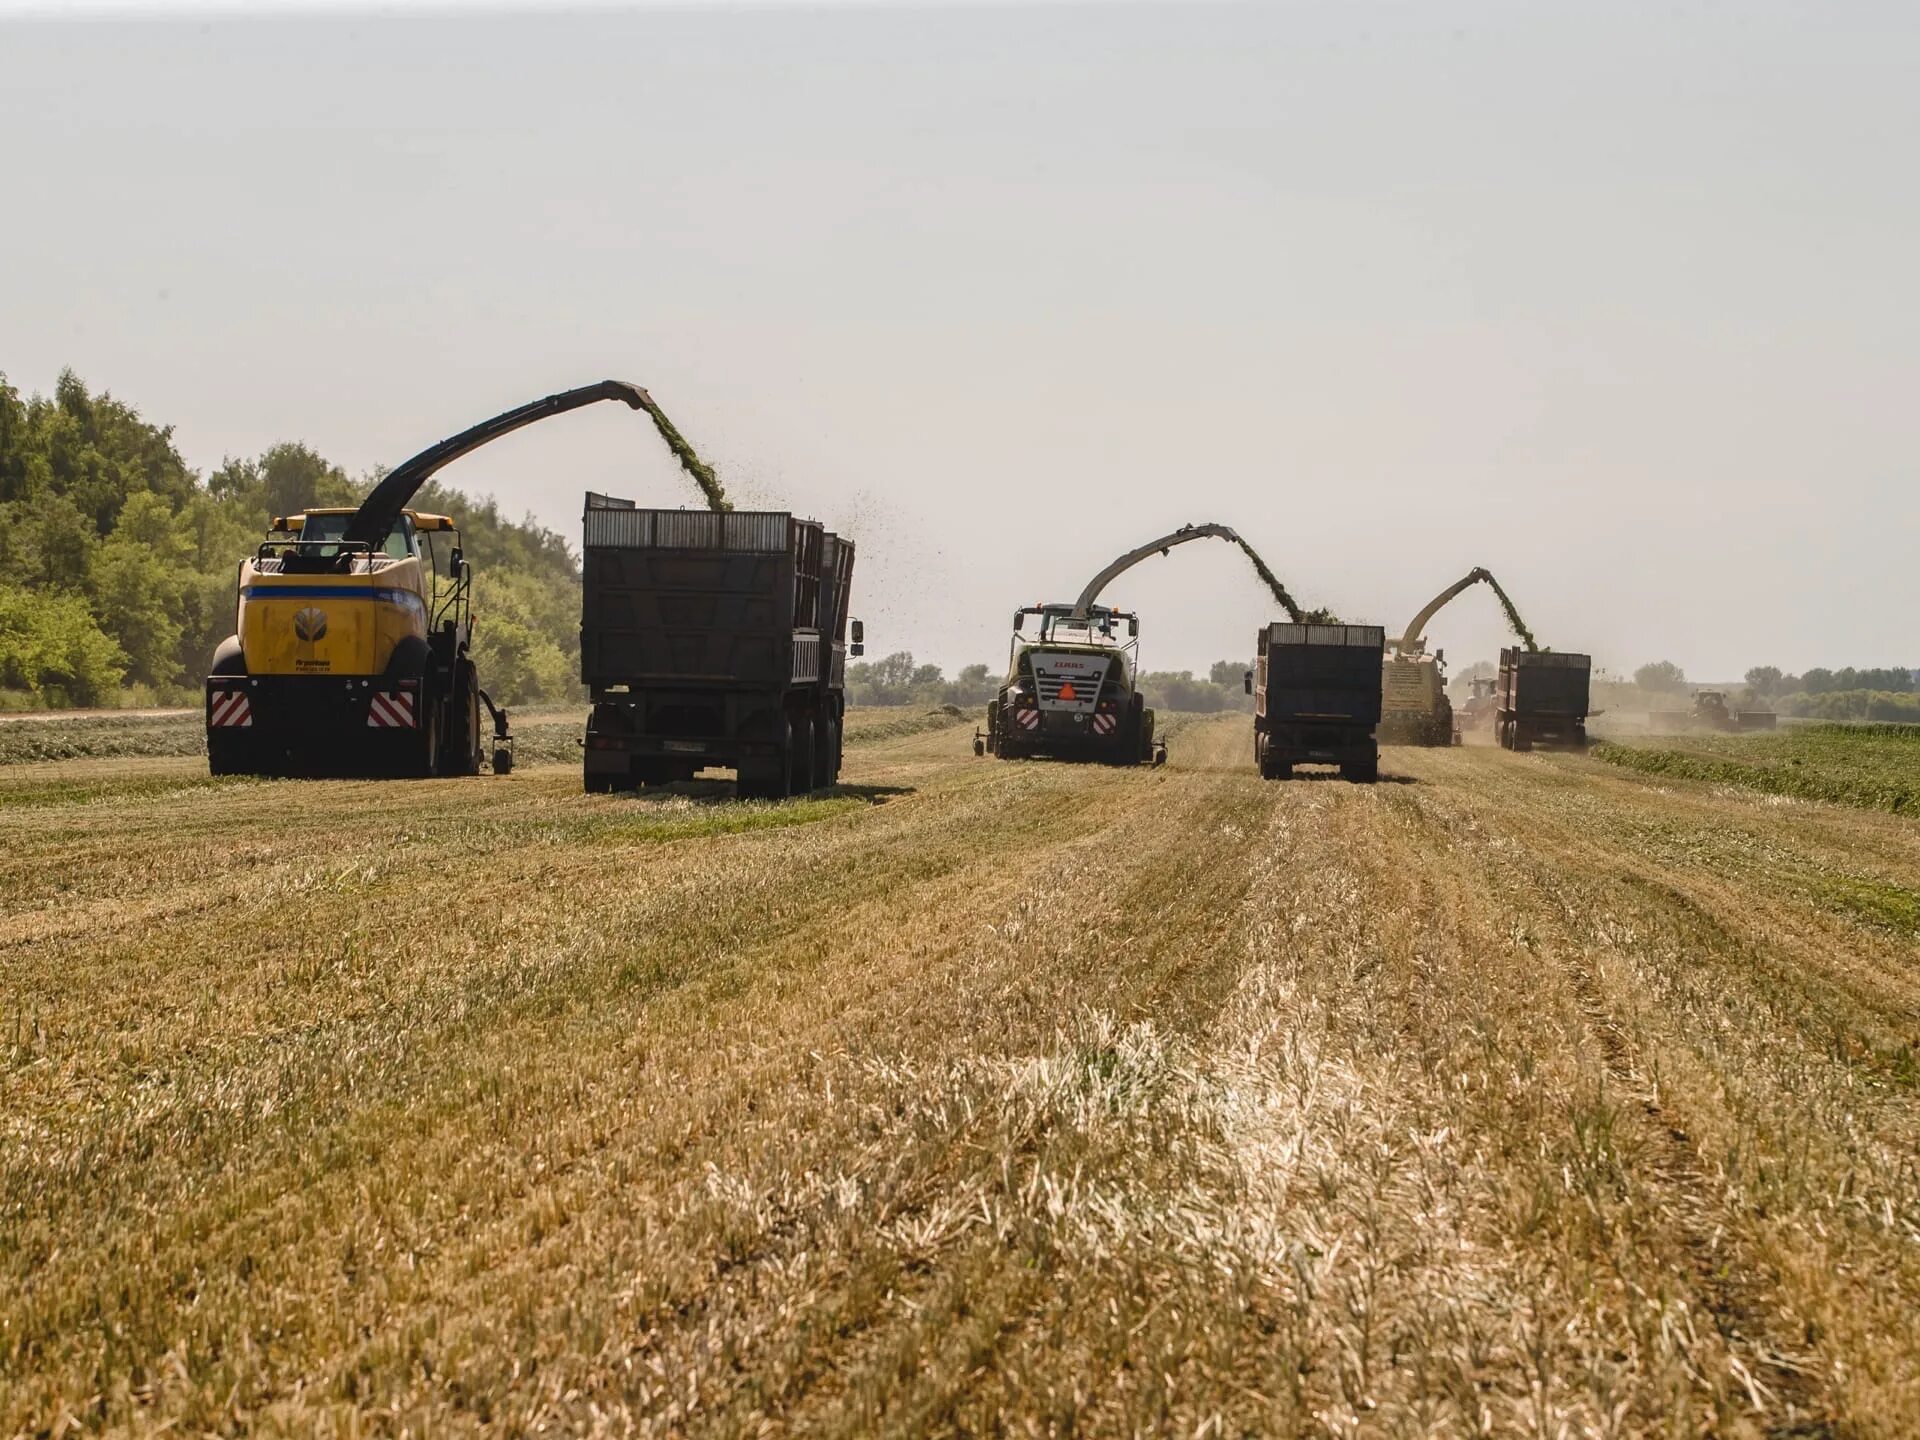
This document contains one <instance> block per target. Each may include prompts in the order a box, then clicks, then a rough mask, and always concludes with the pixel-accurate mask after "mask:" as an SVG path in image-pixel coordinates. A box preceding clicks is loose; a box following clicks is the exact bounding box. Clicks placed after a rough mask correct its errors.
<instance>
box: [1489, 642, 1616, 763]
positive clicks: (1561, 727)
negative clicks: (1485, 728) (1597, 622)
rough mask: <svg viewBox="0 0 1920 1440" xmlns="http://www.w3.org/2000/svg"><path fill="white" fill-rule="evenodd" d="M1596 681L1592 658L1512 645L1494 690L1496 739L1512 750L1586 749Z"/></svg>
mask: <svg viewBox="0 0 1920 1440" xmlns="http://www.w3.org/2000/svg"><path fill="white" fill-rule="evenodd" d="M1592 676H1593V659H1592V657H1591V656H1588V655H1576V654H1574V653H1572V652H1571V651H1565V650H1523V649H1522V648H1521V647H1519V646H1518V645H1509V646H1508V647H1507V648H1506V649H1504V650H1502V651H1501V652H1500V678H1499V680H1498V681H1497V682H1496V684H1495V686H1494V712H1493V733H1494V737H1495V738H1496V739H1497V740H1498V741H1499V742H1500V744H1501V745H1503V746H1504V747H1505V748H1507V749H1508V750H1532V749H1534V748H1535V747H1536V746H1538V747H1541V748H1546V749H1555V750H1584V749H1586V747H1587V701H1588V691H1589V688H1590V683H1591V680H1592Z"/></svg>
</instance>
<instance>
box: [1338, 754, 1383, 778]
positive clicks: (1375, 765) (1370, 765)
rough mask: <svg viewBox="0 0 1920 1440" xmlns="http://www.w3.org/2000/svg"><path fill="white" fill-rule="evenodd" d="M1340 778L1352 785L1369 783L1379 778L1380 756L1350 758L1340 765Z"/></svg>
mask: <svg viewBox="0 0 1920 1440" xmlns="http://www.w3.org/2000/svg"><path fill="white" fill-rule="evenodd" d="M1340 778H1341V779H1342V780H1345V781H1347V782H1348V783H1349V784H1352V785H1371V784H1373V782H1374V781H1376V780H1378V779H1379V778H1380V757H1379V756H1378V755H1373V756H1369V757H1368V758H1366V759H1364V760H1350V761H1348V762H1347V763H1346V764H1344V765H1342V766H1341V767H1340Z"/></svg>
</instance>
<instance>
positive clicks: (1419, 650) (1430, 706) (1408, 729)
mask: <svg viewBox="0 0 1920 1440" xmlns="http://www.w3.org/2000/svg"><path fill="white" fill-rule="evenodd" d="M1483 581H1484V582H1485V583H1486V584H1487V585H1488V586H1489V587H1491V588H1492V590H1493V593H1494V594H1495V595H1496V596H1498V597H1499V600H1500V608H1501V609H1502V610H1504V611H1505V612H1506V616H1507V623H1508V624H1509V625H1511V626H1512V627H1513V631H1514V633H1515V634H1516V635H1518V636H1519V637H1520V639H1521V641H1522V642H1523V643H1524V644H1525V646H1526V650H1527V653H1529V654H1531V653H1534V652H1535V651H1537V650H1538V649H1539V647H1538V646H1537V645H1535V644H1534V641H1533V632H1531V631H1530V630H1528V629H1527V627H1526V623H1525V622H1524V621H1522V620H1521V618H1520V612H1519V611H1518V610H1517V609H1515V608H1514V604H1513V601H1512V600H1510V599H1508V598H1507V592H1506V591H1505V590H1503V589H1502V588H1501V587H1500V582H1499V581H1498V580H1496V579H1494V578H1493V572H1492V571H1491V570H1489V569H1487V568H1486V567H1485V566H1484V565H1476V566H1474V567H1473V569H1471V570H1469V571H1468V572H1467V573H1466V574H1465V575H1462V576H1461V577H1460V578H1459V579H1458V580H1456V581H1454V582H1453V584H1451V585H1449V586H1447V588H1446V589H1444V590H1442V591H1441V592H1440V593H1439V594H1438V595H1436V596H1434V597H1433V599H1431V600H1429V601H1428V602H1427V603H1426V604H1425V605H1423V606H1422V607H1421V608H1420V611H1419V613H1418V614H1416V615H1415V616H1414V617H1413V619H1411V620H1409V621H1408V622H1407V628H1406V629H1405V630H1404V631H1402V632H1401V635H1400V638H1399V639H1398V640H1391V641H1389V642H1388V643H1387V655H1386V659H1385V662H1384V665H1383V667H1382V671H1381V682H1380V683H1381V687H1382V691H1383V694H1384V700H1383V708H1382V713H1381V717H1380V738H1381V739H1382V740H1384V741H1386V742H1387V743H1388V744H1395V745H1454V744H1458V743H1459V741H1460V732H1459V729H1458V728H1457V727H1456V726H1455V724H1454V718H1453V702H1452V701H1451V700H1449V699H1448V698H1447V685H1446V675H1445V674H1444V672H1443V671H1442V669H1441V664H1440V661H1441V657H1440V656H1439V655H1438V654H1435V655H1431V656H1430V655H1428V654H1427V653H1426V648H1427V639H1426V630H1427V622H1428V621H1430V620H1431V619H1433V617H1434V616H1435V615H1437V614H1439V613H1440V611H1441V609H1442V608H1443V607H1444V606H1445V605H1446V604H1447V602H1448V601H1450V600H1452V599H1453V597H1454V596H1456V595H1458V594H1459V593H1460V592H1461V591H1462V590H1465V589H1468V588H1469V587H1471V586H1474V585H1478V584H1480V583H1482V582H1483Z"/></svg>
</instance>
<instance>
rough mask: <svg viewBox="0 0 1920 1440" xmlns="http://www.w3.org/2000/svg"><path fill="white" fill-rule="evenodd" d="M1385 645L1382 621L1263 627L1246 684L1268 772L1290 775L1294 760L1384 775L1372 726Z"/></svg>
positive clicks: (1358, 776) (1364, 775)
mask: <svg viewBox="0 0 1920 1440" xmlns="http://www.w3.org/2000/svg"><path fill="white" fill-rule="evenodd" d="M1386 644H1387V637H1386V631H1385V630H1384V629H1382V628H1381V627H1380V626H1378V625H1305V624H1293V623H1290V622H1287V621H1276V622H1275V623H1273V624H1271V625H1268V626H1267V627H1266V628H1265V629H1263V630H1261V632H1260V634H1259V637H1258V638H1257V640H1256V642H1255V660H1254V669H1253V670H1251V671H1249V672H1248V674H1247V687H1248V689H1249V690H1251V691H1252V693H1253V696H1254V710H1253V756H1254V761H1255V763H1256V764H1258V765H1259V767H1260V774H1261V775H1262V776H1263V777H1265V778H1266V779H1268V780H1286V779H1289V778H1291V777H1292V775H1293V767H1294V766H1296V765H1338V766H1339V767H1340V774H1341V776H1342V777H1343V778H1345V779H1348V780H1358V781H1373V780H1376V779H1378V778H1379V775H1380V746H1379V743H1378V742H1377V741H1376V739H1375V738H1374V727H1375V726H1376V725H1378V724H1379V723H1380V672H1381V664H1382V659H1383V656H1384V655H1385V652H1386Z"/></svg>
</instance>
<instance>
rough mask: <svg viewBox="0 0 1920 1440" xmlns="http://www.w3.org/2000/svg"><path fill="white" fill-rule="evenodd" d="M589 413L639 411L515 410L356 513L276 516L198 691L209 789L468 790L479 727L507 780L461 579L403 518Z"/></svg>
mask: <svg viewBox="0 0 1920 1440" xmlns="http://www.w3.org/2000/svg"><path fill="white" fill-rule="evenodd" d="M598 400H621V401H624V402H625V403H626V404H628V405H630V406H632V407H633V408H635V409H642V408H645V405H646V403H647V396H646V392H645V391H643V390H641V389H639V388H638V387H637V386H633V385H628V384H625V383H623V382H621V381H616V380H605V381H601V382H600V383H599V384H597V385H588V386H584V387H582V388H581V389H578V390H568V391H563V392H562V393H560V394H557V395H549V396H547V397H545V398H544V399H540V400H535V401H533V402H532V403H531V404H528V405H522V406H521V407H519V408H518V409H517V410H509V411H507V412H506V413H504V414H501V415H496V416H494V417H493V418H492V419H491V420H487V421H483V422H482V423H481V424H479V425H476V426H473V427H472V428H471V429H468V430H463V431H461V432H460V433H459V434H458V435H455V436H452V437H451V438H449V439H446V440H442V441H441V442H440V443H439V444H437V445H434V446H432V447H430V448H429V449H426V450H423V451H421V452H420V453H419V454H418V455H415V456H414V457H413V458H412V459H410V460H407V461H406V462H404V463H403V464H401V465H399V466H397V467H396V468H394V469H393V470H391V471H389V472H388V473H387V474H386V476H385V477H384V478H382V479H381V481H380V482H379V484H377V485H375V486H374V487H373V490H372V491H371V492H370V493H369V494H368V496H367V498H366V499H365V500H363V501H362V502H361V503H360V504H359V506H357V507H355V508H339V509H323V508H314V509H310V510H307V511H305V512H303V513H301V514H298V515H288V516H277V517H275V518H274V520H273V524H272V531H271V533H270V534H269V535H268V538H267V539H266V541H265V542H263V543H262V544H261V545H260V546H259V548H258V549H257V550H256V551H255V552H254V553H253V555H252V556H250V557H249V558H247V559H245V560H243V561H242V562H241V563H240V570H239V576H238V586H237V589H238V595H237V600H236V606H235V616H236V622H237V623H236V625H235V627H234V634H233V635H232V636H230V637H229V638H228V639H227V640H226V641H224V642H223V643H222V644H221V645H220V647H219V649H218V650H216V651H215V653H214V657H213V663H212V665H211V666H210V667H209V674H208V676H207V681H206V711H205V718H206V729H207V764H208V768H209V769H210V770H212V772H213V773H214V774H216V775H224V774H256V775H280V774H289V773H306V772H310V771H315V770H331V771H342V770H344V771H347V772H350V773H368V772H371V773H376V774H402V775H472V774H475V773H477V772H478V771H479V769H480V765H481V761H482V759H483V756H484V752H485V750H486V748H487V737H486V735H485V733H484V731H483V729H482V726H481V721H480V712H481V709H482V708H483V707H484V708H485V709H486V710H487V711H488V713H489V714H490V715H491V717H492V721H493V735H492V752H493V768H494V771H495V773H497V774H505V773H506V772H507V771H508V770H509V769H511V768H512V765H513V741H512V736H511V732H510V731H509V728H508V724H507V714H506V711H504V710H502V709H500V708H499V707H498V706H496V705H494V703H493V701H492V699H491V698H490V697H489V696H488V695H487V694H486V693H485V692H484V691H483V690H482V689H481V688H480V677H479V674H478V672H477V671H476V669H475V667H474V663H473V659H472V655H471V653H470V652H471V646H472V641H473V607H472V594H473V567H472V565H471V564H470V563H469V562H468V560H467V558H466V556H465V554H464V552H463V551H462V549H461V547H460V532H459V530H458V529H457V528H456V527H455V525H454V522H453V521H452V520H451V519H450V518H449V517H447V516H445V515H428V514H424V513H422V512H419V511H415V510H410V509H408V508H407V503H408V502H409V501H410V500H412V498H413V497H414V495H415V494H416V493H417V492H418V491H419V489H420V487H421V486H422V485H424V484H425V483H426V482H427V480H428V479H429V478H430V477H431V476H432V475H433V474H434V473H435V472H437V471H438V470H439V469H440V468H441V467H442V466H444V465H447V464H448V463H450V462H451V461H454V460H457V459H459V458H460V457H461V456H463V455H466V454H468V453H469V452H471V451H473V450H476V449H478V448H479V447H480V446H482V445H485V444H487V443H488V442H490V441H492V440H496V439H498V438H499V437H500V436H502V435H506V434H510V433H511V432H513V431H515V430H518V429H520V428H521V427H522V426H525V425H530V424H532V423H533V422H534V421H536V420H543V419H546V418H547V417H549V416H553V415H560V414H564V413H566V412H567V411H569V410H574V409H578V408H579V407H580V406H582V405H588V404H592V403H593V402H595V401H598Z"/></svg>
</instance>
